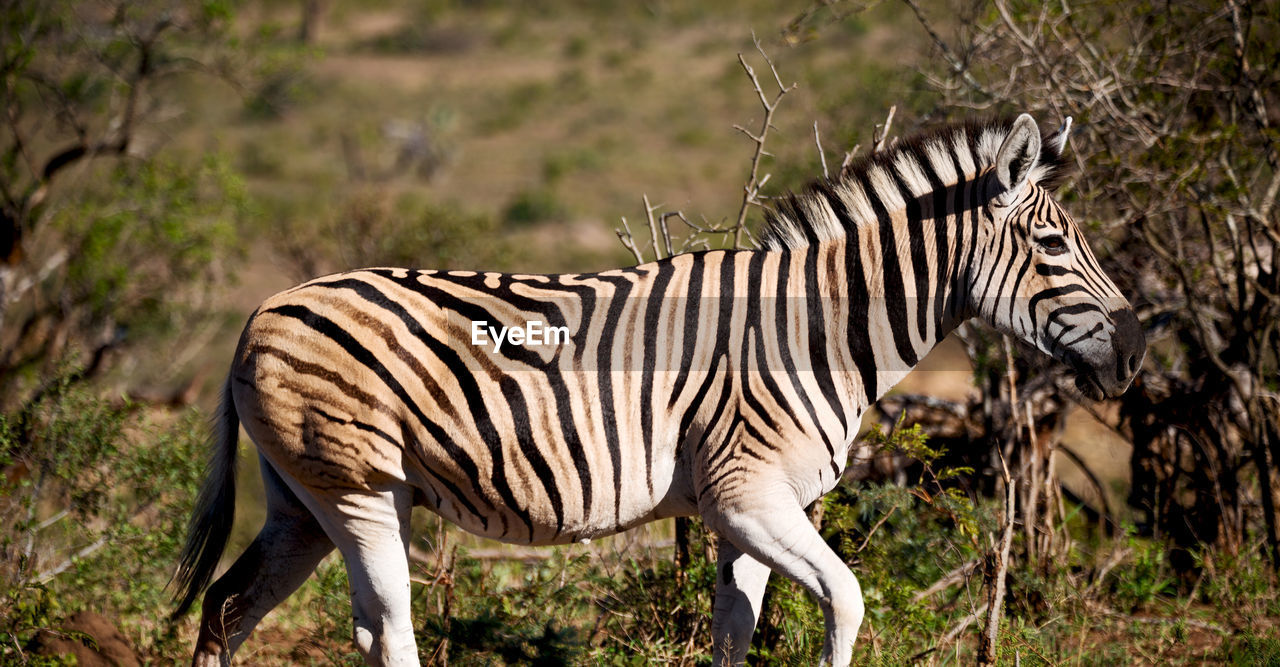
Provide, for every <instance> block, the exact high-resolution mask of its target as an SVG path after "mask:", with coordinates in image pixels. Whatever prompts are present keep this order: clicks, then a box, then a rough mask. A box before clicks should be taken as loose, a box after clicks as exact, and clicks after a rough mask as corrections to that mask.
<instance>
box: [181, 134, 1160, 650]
mask: <svg viewBox="0 0 1280 667" xmlns="http://www.w3.org/2000/svg"><path fill="white" fill-rule="evenodd" d="M1065 129H1066V128H1064V130H1065ZM1065 138H1066V135H1065V131H1064V132H1063V133H1061V134H1059V135H1054V136H1050V137H1042V136H1041V134H1040V132H1039V130H1038V129H1037V128H1036V125H1035V123H1034V121H1032V120H1031V118H1030V117H1028V116H1022V117H1020V118H1018V119H1017V120H1016V121H998V122H993V123H988V124H963V125H954V126H947V127H944V128H941V129H939V130H935V131H933V132H930V133H927V134H924V135H921V136H919V137H916V138H914V139H912V140H910V141H907V142H903V144H901V145H900V146H897V147H895V148H894V149H892V150H890V151H887V152H884V153H881V154H878V155H877V156H875V157H873V158H871V159H868V160H865V161H863V162H862V163H859V164H856V165H854V166H853V167H852V168H851V169H849V170H848V171H846V173H844V174H842V175H841V176H840V177H838V178H836V179H833V180H831V181H826V182H823V183H819V184H817V185H815V186H813V187H812V188H810V189H809V190H807V191H805V192H803V193H801V194H798V195H793V196H791V197H790V198H788V199H787V200H785V201H784V202H783V203H782V205H781V206H780V207H779V210H778V211H777V212H776V214H774V215H773V216H772V217H771V219H770V221H769V222H768V227H767V229H766V231H765V233H764V236H763V239H764V248H763V249H762V250H758V251H708V252H701V253H693V254H686V255H679V256H676V257H672V258H669V259H666V260H662V261H659V262H655V263H651V264H644V265H641V266H636V267H632V268H626V269H617V270H611V271H604V272H600V273H592V274H566V275H525V274H501V273H477V272H471V271H417V270H407V269H394V268H384V269H368V270H363V271H356V272H350V273H343V274H337V275H333V276H326V277H323V278H318V279H316V280H313V281H311V282H309V283H306V284H303V285H300V286H298V287H295V288H293V289H291V290H288V291H286V292H282V293H280V294H278V295H276V296H273V297H271V298H270V299H268V300H267V301H266V302H264V303H263V304H262V306H261V307H259V309H258V310H257V311H256V312H255V313H254V315H253V316H252V317H251V318H250V321H249V323H248V325H247V326H246V328H245V331H244V333H243V335H242V337H241V340H240V345H239V347H238V349H237V352H236V356H235V359H234V361H233V364H232V368H231V371H230V374H229V377H228V380H227V384H226V390H225V396H224V399H223V415H222V424H223V427H222V428H223V435H222V437H221V440H220V444H219V448H218V449H217V450H216V453H215V464H214V470H213V474H212V475H211V477H210V482H209V483H208V484H207V486H206V488H205V490H204V492H203V493H202V497H201V499H200V502H199V504H198V508H197V513H196V516H195V518H194V520H193V531H192V535H191V538H190V540H189V544H188V549H187V551H186V553H185V557H184V562H183V567H182V569H181V571H180V574H179V581H180V582H181V583H183V584H184V585H185V597H184V599H183V601H182V603H181V607H182V608H183V609H185V607H186V606H188V605H190V604H191V603H192V602H193V601H194V599H195V597H196V596H197V595H198V594H199V592H200V590H201V589H203V588H204V586H205V585H206V584H207V582H208V581H209V579H210V578H211V575H212V571H213V568H214V566H216V563H217V560H218V557H219V555H220V554H221V551H222V549H223V546H224V544H225V539H226V537H225V536H226V532H227V530H228V528H229V516H230V505H231V503H232V502H233V500H232V498H231V496H230V495H229V494H230V493H231V492H230V491H229V489H231V488H233V487H232V484H233V475H232V473H233V470H234V457H235V448H234V440H235V435H236V431H237V424H239V423H243V424H244V426H245V429H246V431H247V432H248V433H249V435H250V437H251V438H252V439H253V441H254V443H255V444H256V445H257V447H258V451H259V455H260V459H261V467H262V470H263V474H264V478H265V479H266V481H267V486H268V520H267V524H266V525H265V526H264V528H263V531H262V534H260V535H259V538H258V539H257V540H256V541H255V542H254V544H253V545H251V546H250V548H249V550H248V551H247V552H246V553H245V554H244V555H243V556H241V558H240V559H239V560H238V561H237V562H236V564H235V565H233V566H232V568H231V570H230V571H228V572H227V573H226V574H225V575H224V576H223V577H222V578H220V579H219V580H218V582H216V583H215V584H214V585H213V587H212V588H211V589H210V592H209V593H208V594H207V595H206V597H205V602H204V620H203V621H202V629H201V636H200V638H199V640H198V643H197V649H196V653H195V659H194V662H195V663H196V664H216V663H217V661H218V660H220V659H221V658H223V657H226V656H229V655H230V653H231V652H233V651H234V650H235V648H236V647H237V646H238V645H239V643H240V642H241V641H243V639H244V636H245V635H247V633H248V632H249V630H251V629H252V627H253V625H254V624H256V623H257V621H258V620H259V619H260V618H261V617H262V616H263V615H264V614H265V613H266V612H267V611H269V610H270V609H271V608H272V607H274V606H275V605H276V604H277V603H278V602H279V601H280V600H281V599H283V598H284V597H285V596H287V595H288V594H289V593H290V592H291V591H292V590H293V589H294V588H296V586H297V585H298V584H300V583H301V581H302V580H303V579H305V577H306V576H307V575H308V574H309V573H310V572H311V570H312V569H313V568H314V567H315V564H316V563H317V562H318V561H319V559H320V558H322V557H323V556H324V555H325V554H327V553H328V552H329V551H331V550H332V549H333V548H334V547H335V546H336V547H337V548H338V549H339V550H340V551H341V552H342V554H343V556H344V558H345V559H346V561H347V565H348V571H349V574H350V578H351V583H352V596H353V612H354V614H355V622H354V627H355V641H356V644H357V646H358V647H359V648H360V650H361V652H362V654H363V655H364V656H365V658H366V660H368V661H369V662H370V663H372V664H416V663H417V653H416V649H415V647H414V646H413V633H412V621H411V619H410V618H409V609H408V607H409V582H408V566H407V561H406V556H405V550H406V545H407V543H408V542H407V541H408V534H407V531H408V516H409V510H410V509H411V508H412V506H414V505H422V506H426V507H427V508H429V509H431V510H433V511H435V512H437V513H439V514H440V515H442V516H444V517H445V518H447V519H449V520H451V521H453V522H454V523H456V524H458V525H459V526H461V527H462V528H464V529H466V530H468V531H471V532H473V533H476V534H478V535H484V536H487V537H493V538H496V539H500V540H504V541H508V542H513V543H520V544H557V543H567V542H571V541H575V540H585V539H591V538H594V537H597V536H602V535H609V534H613V533H616V532H619V531H622V530H625V529H627V528H630V527H632V526H635V525H639V524H642V523H645V522H648V521H652V520H655V519H659V518H663V517H671V516H690V515H698V516H701V517H702V518H703V519H704V521H705V522H706V524H707V526H708V527H709V528H710V529H711V530H713V531H715V532H716V533H717V534H718V535H720V537H721V538H722V539H721V542H720V549H719V563H718V568H719V573H720V576H719V577H718V579H717V591H716V602H715V614H714V618H713V628H712V632H713V640H714V650H715V653H716V659H717V662H720V663H728V664H733V663H740V662H741V661H742V659H743V657H744V656H745V651H746V648H747V646H748V645H749V643H750V637H751V633H752V630H753V628H754V625H755V622H756V616H757V614H758V612H759V607H760V600H761V596H762V595H763V591H764V584H765V582H766V581H767V578H768V576H769V573H770V572H771V571H774V572H779V573H781V574H783V575H785V576H788V577H790V578H792V579H794V580H796V581H798V582H800V583H801V584H802V585H804V586H805V587H806V588H808V589H809V590H810V591H811V592H812V593H813V594H814V595H815V596H816V597H817V598H818V601H819V603H820V605H821V606H822V607H823V610H824V612H825V615H826V619H827V633H826V643H825V646H824V652H823V657H824V660H825V661H827V662H830V663H832V664H845V663H847V662H848V660H849V655H850V651H851V649H852V645H853V642H854V639H855V638H856V635H857V630H858V627H859V625H860V623H861V619H862V615H863V607H862V599H861V593H860V591H859V587H858V583H857V579H856V578H855V577H854V575H853V574H852V573H851V572H850V571H849V569H848V568H847V567H846V566H845V565H844V564H843V563H842V562H841V561H840V559H839V557H837V556H836V555H835V554H834V553H833V552H832V551H831V550H830V549H829V548H828V547H827V546H826V544H825V543H824V542H823V541H822V540H821V538H820V537H819V536H818V534H817V532H816V530H814V529H813V527H812V526H811V525H810V524H809V523H808V522H807V521H805V520H804V514H803V508H804V507H805V506H806V505H808V504H809V503H811V502H813V501H814V500H816V499H817V498H819V497H820V496H821V495H822V494H824V493H826V492H827V491H829V490H830V489H831V488H833V487H834V486H835V484H836V483H837V482H838V481H839V479H840V475H841V472H842V471H843V468H844V465H845V462H846V460H847V457H848V455H849V451H850V447H851V446H852V444H853V442H854V436H855V435H856V433H857V431H858V425H859V419H860V417H861V415H862V413H863V412H864V411H865V410H866V409H867V408H868V407H869V406H870V405H871V404H872V403H873V402H874V401H875V400H876V399H877V398H879V397H880V396H881V395H883V394H884V393H885V392H886V391H888V390H889V389H890V388H891V387H892V386H893V385H894V384H895V383H896V382H897V381H898V380H900V379H901V378H902V377H903V376H904V375H905V374H906V373H908V372H909V371H910V370H911V368H912V367H913V366H915V364H916V363H917V362H918V361H919V360H920V359H921V358H923V357H924V355H925V354H926V353H928V351H929V350H930V349H931V348H932V347H933V346H934V345H935V344H937V343H938V342H939V341H940V340H941V339H942V338H943V337H944V336H945V335H946V334H947V333H948V332H950V331H951V330H952V329H954V328H955V327H956V326H957V325H958V324H959V323H961V322H963V321H965V320H967V319H970V318H974V317H976V318H979V319H982V320H984V321H986V322H988V323H989V324H991V325H993V326H995V327H996V328H997V329H999V330H1002V331H1005V332H1007V333H1010V334H1012V335H1016V336H1018V337H1019V338H1021V339H1023V340H1025V341H1027V342H1028V343H1031V344H1033V345H1035V346H1037V347H1039V348H1040V349H1042V350H1044V351H1045V352H1046V353H1048V354H1051V355H1053V356H1055V357H1057V358H1058V359H1060V360H1062V361H1063V362H1065V363H1067V364H1069V365H1070V366H1071V367H1072V368H1073V369H1074V371H1075V372H1076V376H1077V386H1078V387H1079V388H1080V390H1081V392H1082V393H1083V394H1085V395H1087V396H1090V397H1093V398H1101V397H1102V396H1104V395H1115V394H1117V393H1118V392H1120V391H1123V390H1124V388H1125V387H1126V386H1127V385H1128V382H1129V380H1130V379H1131V377H1132V375H1133V374H1134V373H1135V372H1136V370H1137V366H1138V364H1140V363H1141V359H1142V351H1143V346H1144V343H1143V339H1142V334H1141V331H1140V329H1139V327H1138V325H1137V320H1136V318H1134V316H1133V313H1132V311H1131V310H1130V309H1129V308H1128V304H1127V303H1126V302H1125V300H1124V298H1123V297H1122V296H1121V295H1120V293H1119V292H1118V290H1117V289H1116V288H1115V286H1114V285H1113V284H1112V283H1111V281H1110V280H1109V279H1107V277H1106V276H1105V275H1104V274H1103V273H1102V272H1101V270H1100V269H1099V267H1098V265H1097V262H1096V260H1095V259H1094V258H1093V256H1092V253H1091V252H1090V251H1089V247H1088V245H1087V244H1086V243H1085V242H1084V239H1083V238H1082V237H1081V236H1080V234H1079V231H1078V229H1077V228H1076V227H1075V225H1074V223H1073V222H1072V221H1071V219H1070V217H1069V216H1068V215H1067V214H1066V213H1065V211H1064V210H1063V209H1062V208H1061V207H1060V206H1059V205H1058V204H1057V203H1056V202H1055V201H1054V200H1053V198H1052V196H1051V190H1050V186H1051V181H1052V178H1053V175H1054V173H1055V171H1056V169H1057V165H1058V161H1059V158H1060V154H1061V151H1062V149H1063V146H1064V144H1065ZM228 619H231V621H232V622H228Z"/></svg>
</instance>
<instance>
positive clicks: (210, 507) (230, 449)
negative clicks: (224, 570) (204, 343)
mask: <svg viewBox="0 0 1280 667" xmlns="http://www.w3.org/2000/svg"><path fill="white" fill-rule="evenodd" d="M212 441H213V442H212V445H213V453H212V456H211V457H210V459H209V469H208V475H207V476H206V477H205V480H204V486H203V487H202V488H201V489H200V496H199V497H198V498H197V499H196V506H195V510H194V511H193V512H192V514H191V523H190V524H188V527H187V543H186V545H185V546H184V547H183V548H182V560H181V561H180V562H179V564H178V571H177V573H176V574H174V577H173V581H172V582H170V583H171V584H174V583H176V584H177V592H176V593H175V595H174V597H175V599H178V596H181V599H179V600H178V608H177V610H175V611H174V612H173V614H172V615H171V616H170V618H173V619H176V618H178V617H180V616H182V615H183V614H185V613H187V610H188V609H190V608H191V605H192V604H193V603H194V602H195V600H196V598H197V597H199V596H200V593H202V592H204V589H205V588H207V587H208V586H209V580H210V579H212V578H213V571H214V570H215V569H217V567H218V561H219V560H221V559H222V551H223V549H225V548H226V546H227V538H228V537H229V536H230V535H231V524H232V523H233V522H234V520H235V513H236V453H237V451H236V450H237V449H239V444H240V442H239V441H240V416H239V415H238V414H236V404H235V401H233V400H232V398H231V377H230V376H228V377H227V381H226V383H225V384H224V385H223V386H222V403H221V405H219V406H218V413H217V415H216V416H215V417H214V427H213V438H212Z"/></svg>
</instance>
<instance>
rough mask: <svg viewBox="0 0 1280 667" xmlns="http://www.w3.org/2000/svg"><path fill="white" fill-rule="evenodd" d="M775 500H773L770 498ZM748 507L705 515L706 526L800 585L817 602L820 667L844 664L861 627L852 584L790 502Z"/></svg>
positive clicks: (857, 590)
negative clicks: (821, 628)
mask: <svg viewBox="0 0 1280 667" xmlns="http://www.w3.org/2000/svg"><path fill="white" fill-rule="evenodd" d="M774 498H776V496H775V497H774ZM757 499H758V500H761V501H764V502H758V503H753V506H752V508H751V509H743V510H735V511H725V512H711V514H712V515H713V516H710V517H706V516H704V518H706V519H707V520H708V524H709V525H710V526H711V527H712V528H713V529H714V530H715V531H716V532H718V533H720V535H721V536H722V537H724V538H726V539H727V540H729V541H730V542H732V543H733V545H734V546H736V547H737V548H738V549H739V550H741V551H742V552H743V553H745V554H747V555H749V556H751V557H752V558H754V559H756V560H758V561H760V562H762V563H764V564H766V565H768V566H769V567H770V568H771V569H772V570H773V571H774V572H777V573H779V574H781V575H784V576H786V577H787V578H789V579H791V580H792V581H795V582H796V583H798V584H800V585H801V586H803V587H804V588H805V589H806V590H808V591H809V593H811V594H812V595H813V596H814V597H815V598H817V600H818V605H819V606H820V607H821V608H822V614H823V616H824V620H825V621H826V641H824V642H823V647H822V664H830V665H835V666H837V667H842V666H843V665H847V664H849V660H850V658H852V654H853V643H854V641H855V640H856V639H857V638H858V628H859V626H861V625H862V616H863V604H862V588H861V587H860V586H859V585H858V579H857V577H855V576H854V575H853V572H851V571H850V570H849V567H848V566H847V565H845V563H844V561H843V560H841V559H840V557H839V556H837V555H836V553H835V552H834V551H832V550H831V547H829V546H827V543H826V542H825V541H823V539H822V536H821V535H819V534H818V530H817V529H816V528H814V527H813V524H812V523H810V522H809V517H807V516H805V513H804V510H803V509H802V508H801V507H800V506H799V505H798V504H792V503H794V500H791V501H790V502H788V501H786V500H785V499H777V502H776V503H771V502H768V500H769V499H767V498H765V497H764V496H758V497H757Z"/></svg>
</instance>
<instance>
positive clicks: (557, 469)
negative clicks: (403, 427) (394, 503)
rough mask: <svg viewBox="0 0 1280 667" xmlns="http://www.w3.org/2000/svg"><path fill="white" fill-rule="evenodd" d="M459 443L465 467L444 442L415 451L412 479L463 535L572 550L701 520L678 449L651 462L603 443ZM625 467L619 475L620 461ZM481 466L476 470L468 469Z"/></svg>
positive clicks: (424, 500) (414, 446)
mask: <svg viewBox="0 0 1280 667" xmlns="http://www.w3.org/2000/svg"><path fill="white" fill-rule="evenodd" d="M526 444H527V446H526V447H523V448H522V447H520V444H519V443H518V442H516V443H503V446H502V447H501V448H500V449H496V450H490V448H489V447H488V446H487V445H486V444H485V443H483V442H461V443H456V446H458V447H464V448H465V451H466V453H467V454H468V457H469V458H467V459H459V458H454V457H450V456H449V455H448V454H447V453H446V452H445V447H444V446H442V445H441V443H439V442H433V441H420V442H416V443H407V445H408V447H407V448H406V449H407V450H413V451H414V452H415V453H416V456H415V457H414V459H415V460H414V461H413V463H412V464H411V465H406V467H405V474H406V480H407V481H409V482H410V483H411V484H412V485H413V486H414V487H415V488H416V489H418V491H419V493H418V494H417V496H416V500H417V503H418V504H420V505H422V506H425V507H427V508H428V509H431V510H432V511H434V512H436V513H437V514H440V515H441V516H442V517H444V518H446V519H448V520H449V521H451V522H453V523H455V524H457V525H458V526H459V527H461V528H462V529H464V530H466V531H468V532H470V533H474V534H476V535H480V536H482V537H488V538H492V539H496V540H499V541H503V542H509V543H513V544H530V545H542V544H568V543H571V542H577V541H582V540H590V539H596V538H599V537H605V536H608V535H613V534H616V533H619V532H622V531H624V530H627V529H629V528H632V527H635V526H638V525H641V524H644V523H647V522H649V521H654V520H657V519H661V518H666V517H671V516H687V515H690V514H693V513H694V512H696V505H695V504H694V503H693V500H692V497H693V493H692V485H691V482H690V480H689V479H688V474H687V472H686V471H685V470H683V469H679V468H677V466H675V465H674V463H675V462H674V457H673V452H672V451H670V449H671V448H668V447H662V448H660V449H661V450H663V451H659V452H653V455H652V456H651V455H650V454H648V453H646V452H643V451H639V452H636V451H632V449H633V448H620V449H619V451H618V453H617V454H616V455H615V454H613V453H612V452H611V451H610V450H609V447H608V446H607V445H605V444H604V443H594V442H586V443H581V444H580V445H579V446H578V449H577V451H569V450H568V449H567V448H566V447H565V443H563V442H538V441H532V442H529V443H526ZM615 458H616V460H617V461H618V462H619V465H618V467H617V473H616V474H615V473H614V467H613V462H614V460H615ZM464 460H465V461H472V462H474V469H467V470H464V469H463V468H470V466H468V465H466V464H463V463H461V462H462V461H464Z"/></svg>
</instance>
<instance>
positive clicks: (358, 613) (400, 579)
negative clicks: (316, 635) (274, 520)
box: [317, 486, 419, 667]
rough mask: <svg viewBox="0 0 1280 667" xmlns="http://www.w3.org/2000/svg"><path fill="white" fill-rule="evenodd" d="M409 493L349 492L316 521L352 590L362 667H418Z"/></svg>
mask: <svg viewBox="0 0 1280 667" xmlns="http://www.w3.org/2000/svg"><path fill="white" fill-rule="evenodd" d="M412 500H413V494H412V490H411V489H410V488H409V487H407V486H398V487H396V488H394V489H391V490H384V491H371V490H364V491H351V492H348V493H345V494H343V495H341V496H340V497H338V498H337V499H336V502H335V503H333V504H330V503H328V502H325V503H317V505H321V504H322V505H324V506H325V507H327V508H328V509H327V511H324V513H321V512H320V510H319V507H318V506H317V516H318V518H319V520H320V523H321V525H323V526H324V528H325V532H327V533H328V534H329V536H330V537H331V538H333V541H334V543H335V544H337V546H338V550H339V551H341V552H342V557H343V560H345V561H346V565H347V579H348V581H349V582H350V584H351V614H352V617H353V619H352V620H353V632H352V635H353V639H354V640H355V644H356V648H357V649H359V651H360V655H361V656H363V657H364V660H365V662H366V663H368V664H370V665H375V666H377V667H383V666H395V667H405V666H411V667H416V665H418V664H419V663H418V647H417V644H416V643H415V642H414V637H413V619H412V617H411V615H410V597H409V552H408V549H409V517H410V513H411V511H412V509H413V504H412Z"/></svg>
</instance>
